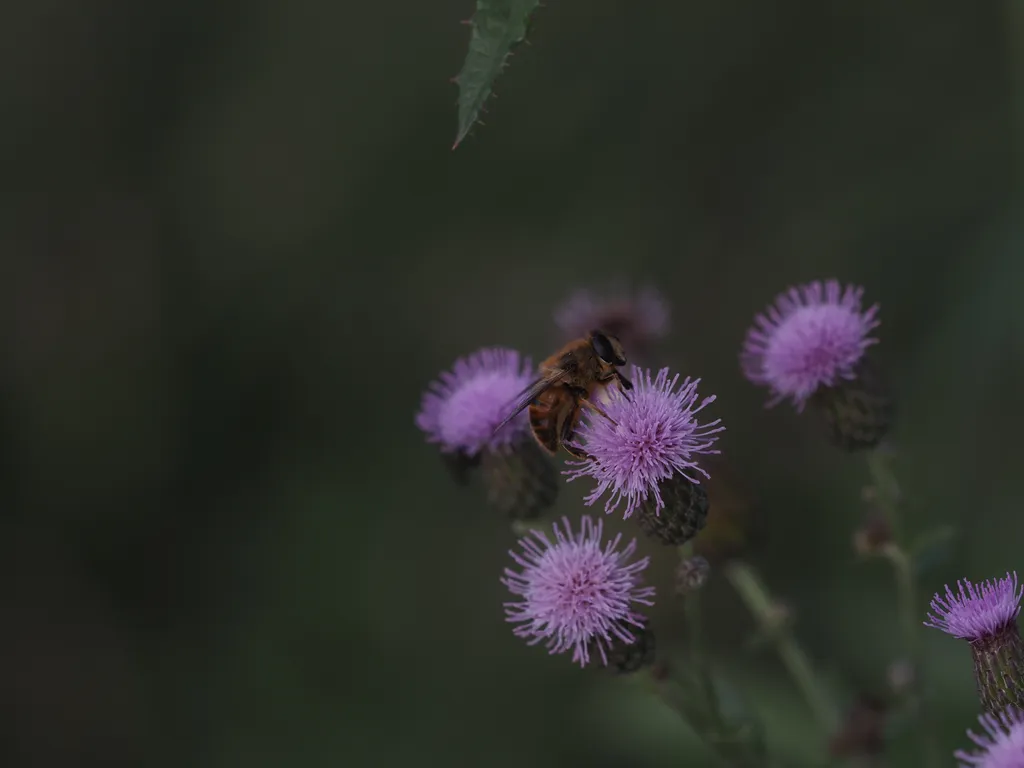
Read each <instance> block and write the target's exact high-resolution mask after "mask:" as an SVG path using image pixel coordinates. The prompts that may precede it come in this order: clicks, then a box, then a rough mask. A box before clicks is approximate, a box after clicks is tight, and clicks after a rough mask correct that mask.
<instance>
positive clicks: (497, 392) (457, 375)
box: [416, 348, 536, 456]
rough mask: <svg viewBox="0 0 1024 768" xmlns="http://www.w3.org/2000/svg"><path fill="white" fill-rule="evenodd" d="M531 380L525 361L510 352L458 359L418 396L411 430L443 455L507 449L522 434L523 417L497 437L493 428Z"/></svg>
mask: <svg viewBox="0 0 1024 768" xmlns="http://www.w3.org/2000/svg"><path fill="white" fill-rule="evenodd" d="M535 375H536V374H535V372H534V370H533V365H532V364H531V362H530V360H529V358H524V357H522V356H520V354H519V353H518V352H516V351H515V350H512V349H502V348H493V349H482V350H480V351H478V352H475V353H474V354H472V355H469V356H468V357H464V358H460V359H459V360H456V361H455V365H454V366H453V367H452V370H451V371H445V372H444V373H442V374H441V376H440V377H439V378H438V379H437V380H436V381H434V382H432V383H431V385H430V387H429V388H428V390H427V391H426V392H425V393H424V395H423V400H422V402H421V404H420V411H419V413H418V414H416V426H418V427H419V428H420V429H421V430H423V432H425V433H426V435H427V441H428V442H431V443H438V444H439V445H440V446H441V450H442V451H445V452H449V451H462V452H464V453H466V454H467V455H469V456H473V455H475V454H477V453H479V452H480V451H481V450H483V449H484V448H490V449H492V450H498V449H501V448H504V447H507V446H508V445H510V444H511V443H512V442H513V441H515V440H516V439H518V438H519V437H520V436H521V435H522V434H523V433H524V431H525V430H526V429H527V427H528V423H527V415H526V412H525V411H524V412H522V413H520V414H519V415H518V416H517V417H516V418H515V419H513V420H512V421H511V422H510V423H509V424H508V425H506V426H505V428H504V429H501V430H499V431H498V432H497V433H495V432H494V429H495V427H497V426H498V424H500V423H501V420H502V419H504V418H505V416H507V415H508V408H509V405H510V403H512V402H513V401H514V400H515V398H516V397H517V396H518V395H519V394H520V393H521V392H522V391H523V390H524V389H525V388H526V387H528V386H529V385H530V383H531V382H532V381H533V379H534V377H535Z"/></svg>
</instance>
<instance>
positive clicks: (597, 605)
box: [501, 515, 654, 666]
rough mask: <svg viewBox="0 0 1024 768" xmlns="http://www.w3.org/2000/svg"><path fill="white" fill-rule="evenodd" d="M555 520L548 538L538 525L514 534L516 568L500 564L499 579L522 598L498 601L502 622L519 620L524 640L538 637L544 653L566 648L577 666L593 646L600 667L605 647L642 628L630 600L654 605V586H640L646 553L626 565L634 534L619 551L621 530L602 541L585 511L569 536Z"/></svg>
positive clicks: (633, 637)
mask: <svg viewBox="0 0 1024 768" xmlns="http://www.w3.org/2000/svg"><path fill="white" fill-rule="evenodd" d="M562 525H563V527H564V530H563V528H560V527H559V525H558V523H557V522H556V523H555V524H554V525H553V526H552V529H553V530H554V532H555V541H554V543H552V542H551V540H550V539H549V538H548V537H547V536H546V535H545V534H544V533H542V532H541V531H530V533H529V534H528V535H527V536H525V537H523V538H522V539H520V540H519V546H520V548H521V549H522V554H519V553H516V552H514V551H511V550H510V551H509V554H510V555H511V556H512V559H513V560H515V562H516V564H517V565H519V566H520V567H521V568H522V570H521V572H518V573H517V572H515V571H513V570H512V569H510V568H506V569H505V576H504V577H503V578H502V579H501V583H502V584H504V585H505V586H506V587H508V589H509V591H510V592H512V594H514V595H519V596H521V597H522V600H520V601H518V602H511V603H505V615H506V620H507V621H510V622H513V623H518V624H520V626H518V627H516V628H515V630H514V632H515V634H516V636H517V637H525V638H529V644H530V645H535V644H537V643H539V642H541V641H544V643H545V645H546V647H547V649H548V652H549V653H564V652H565V651H568V650H569V649H570V648H571V649H572V660H573V661H574V662H576V661H578V662H579V663H580V666H584V665H586V664H587V663H589V661H590V653H591V651H592V650H594V649H595V648H596V649H597V652H598V653H599V654H600V656H601V661H602V663H603V664H605V665H606V666H607V664H608V650H609V648H610V647H611V644H612V643H613V642H614V641H616V640H618V641H620V642H623V643H627V644H628V643H633V642H635V641H636V635H635V634H634V633H633V632H632V631H631V630H630V627H636V628H638V629H642V628H643V626H644V622H645V619H644V617H643V616H642V615H640V614H639V613H636V612H635V611H633V610H632V603H640V604H642V605H653V604H654V603H653V602H652V600H651V598H653V597H654V588H653V587H641V586H640V582H641V572H642V571H643V570H644V569H645V568H647V565H648V563H649V558H646V557H644V558H642V559H640V560H637V561H636V562H633V563H630V562H629V561H630V559H631V558H632V557H633V554H634V553H635V552H636V540H635V539H634V540H633V541H631V542H630V543H629V544H628V545H627V546H626V547H625V548H624V549H622V550H619V542H620V540H621V539H622V535H621V534H619V535H617V536H616V537H615V538H614V539H612V540H611V541H608V542H606V543H605V544H604V545H602V544H601V533H602V525H601V521H600V520H598V521H597V523H596V524H595V523H594V522H593V521H592V520H591V519H590V517H588V516H586V515H584V516H583V518H582V520H581V523H580V531H579V533H578V534H574V533H573V531H572V526H571V525H570V524H569V519H568V518H564V517H563V518H562Z"/></svg>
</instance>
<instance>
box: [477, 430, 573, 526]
mask: <svg viewBox="0 0 1024 768" xmlns="http://www.w3.org/2000/svg"><path fill="white" fill-rule="evenodd" d="M480 467H481V474H482V475H483V479H484V485H485V486H486V488H487V501H488V503H490V505H491V506H492V507H494V508H495V509H497V510H498V511H499V512H500V513H501V514H503V515H507V516H508V517H509V518H510V519H512V520H533V519H536V518H538V517H540V516H541V515H542V514H543V513H544V511H545V510H547V509H548V508H550V507H551V506H552V505H553V504H554V503H555V500H556V499H557V498H558V489H559V485H560V483H559V478H558V470H557V469H556V468H555V464H554V462H553V461H552V460H551V457H550V456H548V455H547V454H546V453H544V451H543V450H542V449H541V448H540V446H539V445H537V443H536V442H535V441H534V440H533V439H531V438H530V437H526V436H524V437H523V438H522V439H521V440H519V442H517V443H516V444H515V445H513V446H511V447H509V448H507V449H505V450H500V451H487V452H485V453H484V454H483V457H482V459H481V462H480Z"/></svg>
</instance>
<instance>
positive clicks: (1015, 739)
mask: <svg viewBox="0 0 1024 768" xmlns="http://www.w3.org/2000/svg"><path fill="white" fill-rule="evenodd" d="M978 722H979V723H981V727H982V728H983V729H984V731H983V732H982V733H975V732H974V731H967V737H968V738H969V739H970V740H971V741H973V742H974V743H975V744H976V745H977V746H978V747H979V749H976V750H974V751H973V752H966V751H964V750H957V752H956V753H955V754H954V757H956V759H957V760H958V761H959V762H960V768H972V767H973V768H1024V714H1022V713H1021V712H1020V711H1019V710H1017V709H1013V708H1010V709H1006V710H1004V711H1002V712H1000V713H999V714H998V715H988V714H985V715H981V716H980V717H978Z"/></svg>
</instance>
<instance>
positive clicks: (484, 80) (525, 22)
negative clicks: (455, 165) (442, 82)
mask: <svg viewBox="0 0 1024 768" xmlns="http://www.w3.org/2000/svg"><path fill="white" fill-rule="evenodd" d="M539 5H540V0H477V3H476V13H475V14H474V15H473V19H472V21H470V22H469V24H470V26H471V27H472V30H473V31H472V33H471V35H470V38H469V51H468V52H467V53H466V60H465V61H464V62H463V64H462V71H461V72H459V74H458V76H457V77H456V78H455V82H456V83H458V86H459V130H458V133H457V134H456V135H455V143H454V144H453V145H452V149H455V148H456V147H457V146H459V144H460V143H461V142H462V140H463V139H464V138H466V135H467V134H468V133H469V131H470V129H472V127H473V125H474V124H475V123H476V122H477V119H478V118H479V115H480V111H481V110H482V109H483V107H484V102H486V101H487V98H488V97H489V96H490V95H491V88H492V86H493V85H494V81H495V80H497V79H498V75H500V74H501V72H502V70H503V69H505V66H506V65H507V64H508V58H509V56H510V55H511V53H512V49H513V48H514V47H515V46H517V45H518V44H519V43H521V42H523V41H524V40H525V39H526V31H527V28H528V27H529V24H530V14H532V13H533V12H534V11H535V10H536V9H537V6H539Z"/></svg>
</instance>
